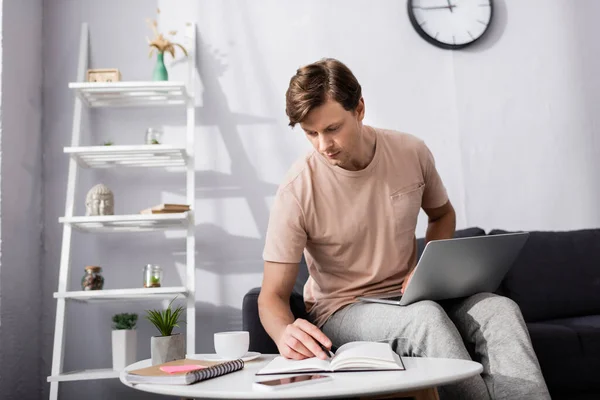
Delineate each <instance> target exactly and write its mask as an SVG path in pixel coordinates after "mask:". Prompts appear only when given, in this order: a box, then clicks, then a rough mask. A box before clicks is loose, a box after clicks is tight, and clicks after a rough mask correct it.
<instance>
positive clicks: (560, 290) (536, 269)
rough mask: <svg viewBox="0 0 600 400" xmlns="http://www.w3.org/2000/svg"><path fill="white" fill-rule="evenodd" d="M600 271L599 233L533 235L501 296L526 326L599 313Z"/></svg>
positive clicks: (514, 265)
mask: <svg viewBox="0 0 600 400" xmlns="http://www.w3.org/2000/svg"><path fill="white" fill-rule="evenodd" d="M501 233H507V232H506V231H501V230H493V231H491V232H490V233H489V234H490V235H495V234H501ZM599 267H600V229H593V230H591V229H590V230H579V231H570V232H530V236H529V239H528V240H527V242H526V243H525V246H523V249H522V251H521V253H520V254H519V255H518V256H517V259H516V260H515V262H514V264H513V266H512V268H511V269H510V271H509V272H508V274H507V275H506V277H505V278H504V280H503V281H502V284H501V292H502V293H503V294H504V295H505V296H508V297H510V298H511V299H513V300H514V301H515V302H516V303H517V304H518V305H519V306H520V307H521V311H522V312H523V316H524V317H525V320H526V321H527V322H535V321H544V320H549V319H558V318H567V317H575V316H581V315H596V314H600V268H599Z"/></svg>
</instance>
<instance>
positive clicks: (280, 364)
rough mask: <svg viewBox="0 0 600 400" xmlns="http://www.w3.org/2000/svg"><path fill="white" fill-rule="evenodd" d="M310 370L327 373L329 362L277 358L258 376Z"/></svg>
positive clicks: (315, 359) (314, 358) (314, 359)
mask: <svg viewBox="0 0 600 400" xmlns="http://www.w3.org/2000/svg"><path fill="white" fill-rule="evenodd" d="M311 370H319V371H328V370H329V361H328V360H321V359H319V358H317V357H313V358H307V359H304V360H290V359H287V358H284V357H281V356H279V357H276V358H275V359H274V360H273V361H271V362H270V363H269V364H267V365H266V366H265V367H264V368H263V369H261V370H260V371H258V374H276V373H282V372H292V371H311Z"/></svg>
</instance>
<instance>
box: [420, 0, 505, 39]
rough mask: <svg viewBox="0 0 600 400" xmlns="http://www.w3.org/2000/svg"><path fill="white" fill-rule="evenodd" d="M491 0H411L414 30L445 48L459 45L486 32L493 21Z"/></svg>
mask: <svg viewBox="0 0 600 400" xmlns="http://www.w3.org/2000/svg"><path fill="white" fill-rule="evenodd" d="M492 14H493V6H492V0H408V16H409V18H410V22H411V23H412V25H413V27H414V28H415V30H416V31H417V32H418V33H419V35H421V37H422V38H423V39H425V40H427V41H428V42H429V43H431V44H434V45H436V46H438V47H441V48H443V49H451V50H455V49H460V48H463V47H465V46H468V45H469V44H471V43H473V42H475V41H476V40H477V39H479V38H480V37H482V36H483V34H484V33H485V32H486V31H487V29H488V27H489V26H490V22H491V21H492Z"/></svg>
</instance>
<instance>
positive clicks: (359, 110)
mask: <svg viewBox="0 0 600 400" xmlns="http://www.w3.org/2000/svg"><path fill="white" fill-rule="evenodd" d="M355 112H356V119H357V120H358V121H359V122H362V120H363V119H364V118H365V99H364V98H363V97H361V98H360V100H359V101H358V105H357V106H356V110H355Z"/></svg>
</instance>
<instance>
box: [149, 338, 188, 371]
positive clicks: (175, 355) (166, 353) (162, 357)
mask: <svg viewBox="0 0 600 400" xmlns="http://www.w3.org/2000/svg"><path fill="white" fill-rule="evenodd" d="M150 354H151V357H152V365H157V364H162V363H166V362H169V361H173V360H181V359H182V358H185V338H184V337H183V335H182V334H180V333H176V334H175V335H171V336H152V337H151V338H150Z"/></svg>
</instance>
